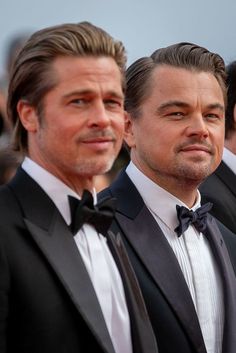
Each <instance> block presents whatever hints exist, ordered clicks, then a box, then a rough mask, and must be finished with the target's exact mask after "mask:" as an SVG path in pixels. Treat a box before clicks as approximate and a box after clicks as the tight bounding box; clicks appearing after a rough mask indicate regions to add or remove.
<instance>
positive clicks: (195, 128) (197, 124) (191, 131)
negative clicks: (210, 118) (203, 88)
mask: <svg viewBox="0 0 236 353" xmlns="http://www.w3.org/2000/svg"><path fill="white" fill-rule="evenodd" d="M186 133H187V135H188V136H196V137H199V138H201V139H206V138H207V137H208V136H209V131H208V127H207V123H206V121H205V119H204V117H203V116H202V115H201V114H198V115H195V116H193V117H192V119H190V124H189V125H188V127H187V129H186Z"/></svg>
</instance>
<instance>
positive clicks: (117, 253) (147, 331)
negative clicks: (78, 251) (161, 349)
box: [107, 231, 158, 353]
mask: <svg viewBox="0 0 236 353" xmlns="http://www.w3.org/2000/svg"><path fill="white" fill-rule="evenodd" d="M107 240H108V245H109V248H110V250H111V253H112V254H113V257H114V259H115V261H116V264H117V267H118V268H119V271H120V275H121V277H122V279H123V284H124V289H125V293H126V300H127V304H128V307H129V313H130V318H131V327H132V339H133V350H134V352H137V353H146V352H148V353H157V352H158V349H157V346H156V340H155V336H154V333H153V331H152V327H151V323H150V321H149V317H148V314H147V311H146V307H145V304H144V301H143V297H142V294H141V291H140V288H139V285H138V283H137V280H136V277H135V274H134V271H133V269H132V267H131V264H130V261H129V258H128V255H127V253H126V250H125V248H124V245H123V242H122V240H121V237H120V235H119V233H118V234H116V235H115V234H113V233H112V232H111V231H109V232H108V235H107Z"/></svg>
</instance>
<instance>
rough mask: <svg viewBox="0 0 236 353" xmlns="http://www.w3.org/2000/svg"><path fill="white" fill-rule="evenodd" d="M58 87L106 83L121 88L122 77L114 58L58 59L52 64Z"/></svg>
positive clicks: (64, 57) (63, 57)
mask: <svg viewBox="0 0 236 353" xmlns="http://www.w3.org/2000/svg"><path fill="white" fill-rule="evenodd" d="M51 68H52V74H53V75H54V77H55V78H56V82H57V86H62V85H67V84H70V85H73V84H74V85H79V84H82V83H83V84H85V83H86V82H87V84H89V83H90V84H92V83H101V84H102V83H106V84H108V83H109V84H110V85H112V84H114V85H119V86H121V84H122V75H121V72H120V69H119V67H118V65H117V63H116V62H115V60H114V59H113V58H112V57H103V56H101V57H100V56H99V57H94V56H85V57H69V56H68V57H67V56H60V57H57V58H56V59H55V60H54V62H53V63H52V67H51Z"/></svg>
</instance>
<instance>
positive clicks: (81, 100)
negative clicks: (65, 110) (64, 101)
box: [70, 98, 86, 106]
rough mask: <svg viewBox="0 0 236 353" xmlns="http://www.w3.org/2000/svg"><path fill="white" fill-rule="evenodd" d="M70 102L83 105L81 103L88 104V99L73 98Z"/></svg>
mask: <svg viewBox="0 0 236 353" xmlns="http://www.w3.org/2000/svg"><path fill="white" fill-rule="evenodd" d="M70 104H74V105H79V106H81V105H84V104H86V99H84V98H76V99H73V100H71V101H70Z"/></svg>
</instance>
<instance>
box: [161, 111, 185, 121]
mask: <svg viewBox="0 0 236 353" xmlns="http://www.w3.org/2000/svg"><path fill="white" fill-rule="evenodd" d="M166 115H167V116H169V117H170V118H171V119H182V118H183V117H184V116H185V114H184V112H181V111H173V112H169V113H167V114H166Z"/></svg>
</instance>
